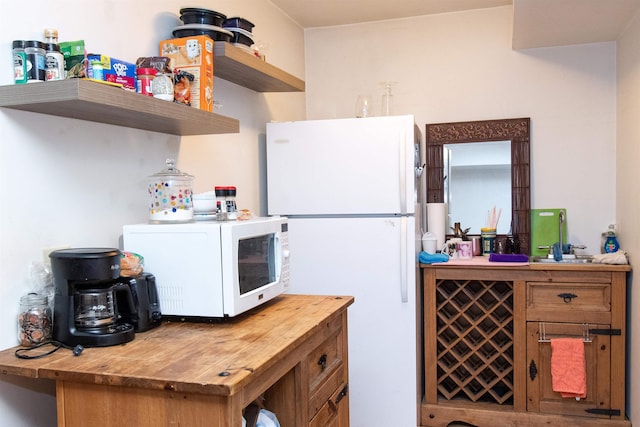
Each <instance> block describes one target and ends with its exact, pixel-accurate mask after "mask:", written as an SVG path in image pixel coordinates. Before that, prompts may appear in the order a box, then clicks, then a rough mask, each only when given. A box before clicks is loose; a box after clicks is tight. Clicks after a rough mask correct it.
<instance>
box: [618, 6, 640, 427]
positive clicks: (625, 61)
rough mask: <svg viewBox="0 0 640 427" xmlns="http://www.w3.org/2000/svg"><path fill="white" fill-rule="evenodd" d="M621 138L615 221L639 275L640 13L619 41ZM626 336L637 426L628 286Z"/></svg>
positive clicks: (634, 331) (637, 300) (639, 299)
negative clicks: (639, 119)
mask: <svg viewBox="0 0 640 427" xmlns="http://www.w3.org/2000/svg"><path fill="white" fill-rule="evenodd" d="M617 73H618V102H617V118H618V136H617V140H618V141H617V145H616V149H617V152H616V161H617V163H616V165H617V169H616V178H617V190H616V221H617V223H618V226H619V230H620V245H621V246H622V248H623V249H625V250H627V251H628V252H629V254H630V257H631V266H632V267H633V269H634V270H635V271H636V272H634V273H632V277H633V276H636V275H638V273H637V271H638V269H640V257H639V256H638V254H640V220H639V219H638V218H640V185H639V184H638V183H640V168H639V167H638V166H639V165H640V128H639V127H638V118H640V13H637V14H636V16H635V17H634V19H633V20H632V22H631V24H630V26H629V27H628V28H627V30H626V31H625V32H624V33H623V35H622V36H621V37H620V38H619V39H618V46H617ZM628 292H629V297H628V299H627V304H628V309H627V313H628V314H627V318H628V323H627V333H628V337H629V339H628V343H629V345H628V350H627V354H628V355H633V356H630V357H628V358H627V369H628V372H629V374H628V377H629V378H630V381H629V382H628V383H627V388H628V390H629V394H628V396H627V400H628V402H634V403H635V404H629V405H628V406H627V407H628V408H629V409H628V412H629V417H630V419H631V420H632V421H635V423H638V420H640V405H638V402H639V401H640V398H639V396H640V367H639V366H638V364H637V363H633V362H635V361H636V360H637V355H638V354H639V353H640V327H638V325H640V312H638V310H637V307H640V292H639V291H638V289H637V286H636V289H633V288H632V286H631V281H629V286H628ZM634 308H635V310H634Z"/></svg>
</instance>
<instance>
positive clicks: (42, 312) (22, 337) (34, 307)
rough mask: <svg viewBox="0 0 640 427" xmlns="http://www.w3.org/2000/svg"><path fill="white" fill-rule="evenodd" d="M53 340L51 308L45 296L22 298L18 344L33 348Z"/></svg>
mask: <svg viewBox="0 0 640 427" xmlns="http://www.w3.org/2000/svg"><path fill="white" fill-rule="evenodd" d="M50 339H51V308H50V307H49V299H48V298H47V297H46V296H45V295H40V294H36V293H29V294H26V295H24V296H22V297H21V298H20V312H19V313H18V342H19V343H20V345H22V346H25V347H33V346H35V345H38V344H42V343H43V342H47V341H49V340H50Z"/></svg>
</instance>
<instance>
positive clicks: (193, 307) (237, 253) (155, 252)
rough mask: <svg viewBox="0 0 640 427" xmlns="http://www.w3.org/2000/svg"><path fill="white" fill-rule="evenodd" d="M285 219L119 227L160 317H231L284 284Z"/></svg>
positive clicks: (285, 286) (281, 289)
mask: <svg viewBox="0 0 640 427" xmlns="http://www.w3.org/2000/svg"><path fill="white" fill-rule="evenodd" d="M287 227H288V223H287V218H285V217H269V218H255V219H251V220H247V221H228V222H217V221H211V222H207V221H200V222H198V221H196V222H190V223H183V224H135V225H125V226H124V227H123V235H122V237H123V247H124V250H125V251H129V252H134V253H136V254H139V255H141V256H142V257H143V258H144V269H145V271H148V272H149V273H151V274H153V275H154V276H155V277H156V286H157V288H158V297H159V301H160V310H161V311H162V315H163V317H167V318H178V319H180V320H186V321H201V320H206V319H207V318H222V317H233V316H237V315H239V314H241V313H243V312H245V311H247V310H250V309H252V308H254V307H257V306H259V305H260V304H262V303H265V302H267V301H269V300H271V299H273V298H274V297H276V296H278V295H280V294H281V293H283V292H285V291H286V290H287V289H288V287H289V238H288V230H287Z"/></svg>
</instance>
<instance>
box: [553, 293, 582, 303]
mask: <svg viewBox="0 0 640 427" xmlns="http://www.w3.org/2000/svg"><path fill="white" fill-rule="evenodd" d="M558 296H559V297H560V298H562V301H564V302H565V304H569V303H570V302H571V300H572V299H574V298H578V295H576V294H558Z"/></svg>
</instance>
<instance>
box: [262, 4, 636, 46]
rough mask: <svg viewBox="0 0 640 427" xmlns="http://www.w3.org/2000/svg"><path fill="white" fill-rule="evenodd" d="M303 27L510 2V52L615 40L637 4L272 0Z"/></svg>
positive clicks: (346, 23) (451, 10)
mask: <svg viewBox="0 0 640 427" xmlns="http://www.w3.org/2000/svg"><path fill="white" fill-rule="evenodd" d="M271 1H272V2H273V3H274V4H275V5H276V6H278V7H279V8H280V9H282V10H283V11H284V13H286V14H287V15H289V16H290V17H291V18H292V19H293V20H294V21H296V22H297V23H298V24H300V25H301V26H302V27H303V28H313V27H327V26H334V25H348V24H357V23H362V22H372V21H384V20H388V19H398V18H407V17H413V16H421V15H430V14H436V13H448V12H458V11H463V10H471V9H483V8H489V7H498V6H507V5H512V4H513V15H514V16H513V48H514V49H527V48H535V47H549V46H562V45H571V44H581V43H597V42H605V41H614V40H616V39H617V38H618V35H619V34H620V32H621V31H622V30H623V29H624V28H625V26H626V25H627V23H628V22H629V20H630V19H631V18H632V17H633V16H634V14H635V13H636V12H638V11H639V10H640V0H395V1H389V0H271Z"/></svg>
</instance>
